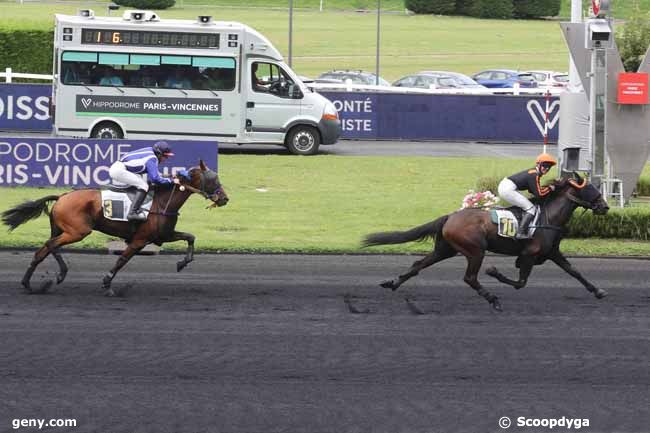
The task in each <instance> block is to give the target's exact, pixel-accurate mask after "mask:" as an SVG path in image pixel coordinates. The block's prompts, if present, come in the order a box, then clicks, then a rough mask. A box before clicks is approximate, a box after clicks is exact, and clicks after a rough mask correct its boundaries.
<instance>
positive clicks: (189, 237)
mask: <svg viewBox="0 0 650 433" xmlns="http://www.w3.org/2000/svg"><path fill="white" fill-rule="evenodd" d="M195 239H196V238H195V237H194V235H193V234H192V233H184V232H176V231H175V232H174V233H172V235H171V237H170V238H169V240H166V241H165V242H176V241H187V251H185V257H184V258H183V260H181V261H179V262H177V263H176V272H180V271H182V270H183V269H185V266H187V265H188V264H189V263H190V262H192V261H193V260H194V240H195Z"/></svg>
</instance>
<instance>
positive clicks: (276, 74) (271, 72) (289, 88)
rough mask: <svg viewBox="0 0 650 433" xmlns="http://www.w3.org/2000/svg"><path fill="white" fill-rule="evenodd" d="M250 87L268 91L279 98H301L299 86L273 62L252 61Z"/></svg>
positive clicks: (264, 91)
mask: <svg viewBox="0 0 650 433" xmlns="http://www.w3.org/2000/svg"><path fill="white" fill-rule="evenodd" d="M251 87H252V89H253V91H255V92H260V93H270V94H272V95H275V96H278V97H280V98H287V99H299V98H302V93H301V92H300V91H299V89H300V88H299V86H298V85H296V83H295V82H294V81H293V79H292V78H291V76H289V74H287V73H286V72H285V71H284V70H283V69H282V68H281V67H279V66H278V65H276V64H274V63H265V62H253V64H252V65H251Z"/></svg>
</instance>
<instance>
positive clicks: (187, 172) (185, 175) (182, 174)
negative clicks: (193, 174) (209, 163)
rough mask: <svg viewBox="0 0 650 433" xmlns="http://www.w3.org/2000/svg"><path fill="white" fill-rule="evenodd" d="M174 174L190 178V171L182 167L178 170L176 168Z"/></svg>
mask: <svg viewBox="0 0 650 433" xmlns="http://www.w3.org/2000/svg"><path fill="white" fill-rule="evenodd" d="M176 176H177V177H184V178H185V179H189V178H190V172H189V171H187V170H185V169H184V168H182V169H180V170H178V171H177V172H176Z"/></svg>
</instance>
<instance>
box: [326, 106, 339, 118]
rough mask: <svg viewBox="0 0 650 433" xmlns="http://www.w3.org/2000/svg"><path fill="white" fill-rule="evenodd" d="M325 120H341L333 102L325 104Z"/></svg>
mask: <svg viewBox="0 0 650 433" xmlns="http://www.w3.org/2000/svg"><path fill="white" fill-rule="evenodd" d="M323 120H339V112H338V111H336V107H335V106H334V104H332V103H331V102H328V103H327V104H325V109H324V110H323Z"/></svg>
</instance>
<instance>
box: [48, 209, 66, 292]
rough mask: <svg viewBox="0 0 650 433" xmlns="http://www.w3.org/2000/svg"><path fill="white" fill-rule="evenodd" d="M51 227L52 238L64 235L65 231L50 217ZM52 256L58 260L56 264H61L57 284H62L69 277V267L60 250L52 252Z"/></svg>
mask: <svg viewBox="0 0 650 433" xmlns="http://www.w3.org/2000/svg"><path fill="white" fill-rule="evenodd" d="M50 227H51V230H52V236H51V237H53V238H54V237H57V236H59V235H61V234H62V233H63V230H61V229H60V228H59V227H58V226H57V225H56V223H55V222H54V219H53V218H52V216H51V215H50ZM52 255H53V256H54V258H55V259H56V262H57V263H58V264H59V272H58V273H57V274H56V284H61V283H62V282H63V280H65V277H66V275H68V266H67V265H66V263H65V260H63V257H62V256H61V253H60V252H59V249H58V248H57V249H55V250H52Z"/></svg>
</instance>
